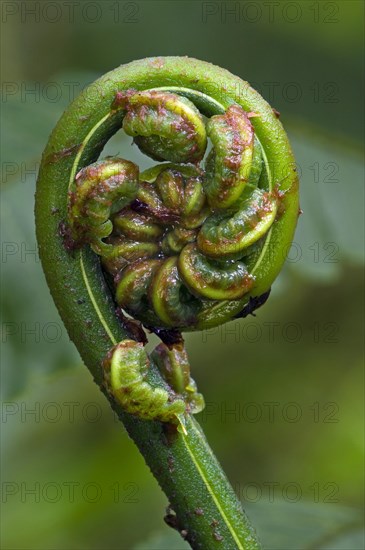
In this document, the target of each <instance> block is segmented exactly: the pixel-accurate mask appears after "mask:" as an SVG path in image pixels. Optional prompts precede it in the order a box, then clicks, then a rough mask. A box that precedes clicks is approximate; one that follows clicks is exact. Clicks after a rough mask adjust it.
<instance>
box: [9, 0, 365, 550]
mask: <svg viewBox="0 0 365 550" xmlns="http://www.w3.org/2000/svg"><path fill="white" fill-rule="evenodd" d="M1 12H2V15H1V18H2V45H3V48H2V51H3V54H2V55H3V63H2V103H1V106H2V114H3V121H2V134H3V140H2V157H1V158H2V161H1V162H2V164H1V170H2V184H3V187H2V201H1V206H2V214H1V216H2V227H3V229H2V258H1V260H2V263H1V267H2V302H1V316H2V319H1V321H2V324H1V327H2V383H1V385H2V391H3V405H2V418H1V431H2V453H3V458H2V494H3V516H2V517H3V521H2V524H3V529H2V539H3V540H2V547H3V548H4V549H5V548H6V549H9V550H10V549H20V548H22V549H27V550H28V549H47V550H48V549H50V548H52V549H54V550H58V549H63V548H70V549H72V550H74V549H75V550H76V549H80V550H83V549H86V548H88V549H94V550H96V549H103V548H115V549H117V548H123V549H128V548H139V549H143V550H146V549H148V548H151V549H152V548H153V549H158V550H160V549H163V548H173V547H175V548H179V549H180V548H184V547H185V546H184V543H183V542H182V541H181V540H180V539H179V537H178V536H177V535H175V534H174V533H173V532H171V533H170V531H169V529H168V528H167V527H165V526H164V523H163V521H162V511H163V507H164V505H165V504H166V501H165V497H164V496H163V495H162V493H161V492H160V490H159V488H158V486H157V484H156V482H155V481H154V479H153V478H152V476H151V475H150V473H149V472H148V470H147V468H146V467H145V465H144V463H143V459H142V458H141V456H139V454H138V452H137V450H136V448H135V447H134V445H133V443H132V442H131V441H130V440H129V439H128V437H127V435H126V434H125V432H124V431H123V428H122V426H121V425H120V424H119V423H118V422H117V421H116V419H115V418H114V417H113V415H112V413H111V412H110V411H109V409H108V406H107V404H106V402H105V400H104V399H103V397H102V396H101V394H100V393H99V392H98V390H97V388H96V387H95V386H94V385H93V383H92V381H91V379H90V376H89V374H88V372H87V370H86V369H85V368H84V367H83V366H82V365H81V364H80V359H79V357H78V354H77V352H76V351H75V349H74V347H73V345H72V344H71V343H70V342H69V339H68V337H67V335H66V334H65V331H64V328H63V326H62V323H61V322H60V319H59V317H58V315H57V312H56V310H55V307H54V305H53V303H52V300H51V298H50V295H49V292H48V289H47V287H46V284H45V280H44V277H43V274H42V270H41V266H40V263H39V259H38V257H37V254H36V242H35V236H34V221H33V202H34V198H33V196H34V189H35V180H36V174H37V169H38V166H39V160H40V155H41V152H42V150H43V147H44V146H45V143H46V141H47V137H48V135H49V133H50V131H51V129H52V128H53V126H54V125H55V123H56V122H57V120H58V118H59V116H60V114H61V113H62V111H63V109H64V108H65V107H66V106H67V104H68V103H69V101H70V100H71V99H72V98H73V97H74V96H75V95H77V94H78V93H79V92H80V90H81V89H82V88H83V87H84V86H85V85H86V84H87V83H90V82H92V81H93V80H94V79H95V78H97V77H98V76H99V75H101V74H103V73H105V72H106V71H108V70H111V69H113V68H114V67H115V66H117V65H120V64H122V63H125V62H128V61H131V60H133V59H138V58H142V57H146V56H154V55H188V56H192V57H197V58H200V59H204V60H206V61H211V62H213V63H215V64H217V65H221V66H223V67H225V68H227V69H228V70H230V71H231V72H233V73H235V74H238V75H239V76H241V77H242V78H243V79H245V80H248V81H249V82H250V83H251V84H252V85H253V86H254V87H256V88H257V89H258V90H259V91H260V92H261V93H262V95H263V96H264V97H265V98H266V99H267V100H268V101H269V102H270V103H271V104H272V106H273V107H275V108H276V109H278V110H279V111H280V112H281V120H282V122H283V123H284V125H285V127H286V128H287V130H288V133H289V135H290V138H291V140H292V143H293V148H294V151H295V153H296V157H297V162H298V167H299V171H300V173H301V205H302V209H303V211H304V214H303V216H301V218H300V220H299V225H298V230H297V233H296V236H295V243H294V245H293V247H292V249H291V251H290V254H289V259H288V261H287V263H286V266H285V269H284V270H283V273H282V274H281V275H280V277H279V279H278V280H277V282H276V283H275V286H274V288H273V292H272V296H271V298H270V300H269V302H268V303H267V304H266V306H265V307H264V308H263V309H261V310H259V311H258V312H257V316H256V317H251V318H248V319H246V320H242V321H240V322H233V323H230V324H228V325H226V326H224V327H221V328H219V329H215V330H211V331H207V332H205V333H197V334H194V335H188V336H187V338H186V340H187V346H188V350H189V352H190V357H191V363H192V366H193V372H194V377H195V378H196V380H197V382H198V384H199V387H200V388H201V389H202V391H203V392H204V394H205V396H206V400H207V408H206V411H205V412H204V413H202V414H201V415H200V419H201V423H202V425H203V427H204V428H205V430H206V432H207V435H208V438H209V440H210V442H211V444H212V446H213V448H214V449H215V451H216V453H217V455H218V457H219V459H220V460H221V462H222V464H223V466H224V468H225V470H226V472H227V475H228V476H229V478H230V480H231V481H232V484H233V485H234V487H235V489H236V492H237V494H238V495H239V497H240V498H241V500H242V502H243V504H244V506H245V507H246V508H247V510H248V513H249V515H250V516H251V517H252V519H253V521H254V523H255V524H256V525H257V528H258V530H259V532H260V534H261V537H262V539H263V541H264V543H265V546H266V548H270V549H275V550H279V549H283V548H288V549H289V548H290V549H294V548H295V549H302V548H328V549H340V548H342V549H346V550H349V549H350V548H351V549H354V548H362V547H363V542H362V535H361V531H360V529H361V525H360V523H359V519H358V509H359V508H360V507H361V504H362V499H363V474H362V468H361V466H362V456H363V454H362V453H363V435H362V433H363V404H362V397H363V390H362V387H363V386H362V384H363V378H362V376H363V375H362V362H363V329H364V326H363V306H362V303H363V294H362V265H363V168H362V158H361V139H362V132H363V103H362V99H363V71H362V68H361V67H362V65H361V61H362V54H363V51H362V38H363V23H362V20H363V6H362V2H360V1H353V0H346V1H338V0H337V1H334V2H327V1H325V0H319V1H313V2H312V1H310V0H308V1H293V2H292V1H290V2H289V1H286V0H282V1H280V2H279V1H272V0H269V1H268V2H261V1H258V0H256V1H236V2H233V1H232V2H231V1H228V2H216V1H210V2H201V1H180V0H175V1H167V0H166V1H159V0H156V1H154V0H151V1H146V0H136V1H127V2H125V1H109V0H105V1H102V2H100V1H99V2H88V1H78V2H75V1H73V0H71V1H70V2H63V1H58V2H50V1H48V0H46V1H44V2H34V1H29V2H22V1H19V2H18V1H5V0H3V2H2V3H1ZM108 150H109V151H110V152H113V153H118V152H120V153H121V154H123V155H125V156H126V157H127V158H130V159H131V160H133V159H138V160H139V159H140V157H139V156H138V154H137V153H136V152H135V151H133V150H132V149H131V148H130V147H129V142H126V140H123V139H121V138H120V137H117V136H116V137H115V138H113V140H112V141H111V143H110V144H109V145H108Z"/></svg>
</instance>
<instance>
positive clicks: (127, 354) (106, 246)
mask: <svg viewBox="0 0 365 550" xmlns="http://www.w3.org/2000/svg"><path fill="white" fill-rule="evenodd" d="M96 84H97V86H93V87H92V88H91V87H90V88H89V89H88V90H86V91H85V92H84V93H83V94H82V95H81V96H80V98H78V99H77V100H76V101H75V102H74V103H73V104H72V105H71V106H70V108H69V109H68V110H67V111H66V113H65V114H64V115H63V117H62V118H61V120H60V122H59V124H58V126H57V127H56V129H55V131H54V132H53V134H52V136H51V138H50V141H49V144H48V146H47V148H46V151H45V153H44V157H43V161H42V166H41V172H40V176H39V181H38V187H37V197H36V221H37V236H38V242H39V246H40V252H41V258H42V262H43V265H44V269H45V272H46V276H47V280H48V284H49V286H50V288H51V291H52V294H53V296H54V299H55V301H56V304H57V306H58V308H59V310H60V313H61V316H62V318H63V320H64V322H65V324H66V326H67V328H68V329H69V330H70V323H71V322H72V334H73V338H74V341H75V343H76V345H77V347H78V349H79V351H80V353H81V355H82V357H83V359H84V361H85V363H86V364H87V366H88V367H89V369H90V371H91V372H92V373H93V375H94V377H95V380H96V382H97V383H98V384H99V385H100V386H101V387H102V388H103V389H104V392H105V393H106V395H107V397H108V398H109V399H110V401H111V404H112V406H113V407H114V408H115V409H116V410H117V412H118V414H119V416H120V417H121V419H122V420H123V422H124V424H125V426H126V428H127V430H128V431H129V433H130V434H131V436H132V437H133V439H134V440H135V442H136V443H137V445H138V446H139V448H140V449H141V451H142V453H143V454H144V456H145V458H146V461H147V462H148V464H149V465H150V467H151V469H152V471H153V473H154V474H155V475H156V477H157V478H158V480H159V482H160V484H161V486H162V488H163V489H164V490H165V492H166V494H167V495H168V497H169V499H170V502H171V506H172V508H173V510H174V511H175V512H176V519H175V520H174V523H175V526H176V527H177V528H178V529H179V530H180V532H183V534H184V536H185V538H187V540H188V541H189V542H190V544H191V545H192V547H193V548H215V547H216V546H217V547H218V546H221V547H222V545H223V547H224V548H248V549H251V548H252V549H254V548H258V547H259V543H258V541H257V538H256V536H255V534H254V532H253V531H252V529H251V527H250V526H249V524H248V522H247V518H246V517H245V515H244V513H243V512H242V510H241V508H240V506H239V504H238V503H237V501H236V499H235V497H234V494H233V492H232V489H231V488H230V487H229V484H228V483H227V481H226V479H225V476H224V474H223V473H222V471H221V469H220V467H219V464H218V463H217V462H216V460H215V458H214V457H213V455H212V453H211V451H210V449H209V447H208V446H207V443H206V441H205V438H204V436H203V434H202V432H201V430H200V428H199V427H198V425H197V423H196V422H195V421H194V420H193V418H192V416H191V413H196V412H199V411H200V410H202V408H203V406H204V401H203V397H202V396H201V394H199V393H198V392H197V388H196V385H195V383H194V381H193V380H192V378H191V376H190V367H189V363H188V360H187V356H186V352H185V349H184V346H183V341H182V338H181V337H180V331H189V330H201V329H204V328H207V327H211V326H216V325H219V324H221V323H225V322H227V321H229V320H231V319H233V318H234V317H236V316H239V315H240V313H241V312H242V311H243V312H244V311H245V308H246V307H247V305H248V304H250V303H251V301H255V300H256V301H257V303H259V302H260V298H259V297H260V296H261V295H263V294H264V293H267V291H268V290H269V288H270V286H271V284H272V282H273V280H274V279H275V277H276V275H277V274H278V272H279V270H280V269H281V266H282V264H283V261H284V259H285V255H286V252H287V248H288V246H289V245H290V242H291V239H292V236H293V232H294V229H295V225H296V219H297V215H298V192H297V177H296V172H295V165H294V159H293V157H292V153H291V150H290V146H289V144H288V141H287V138H286V135H285V132H284V131H283V129H282V126H281V124H280V123H279V122H278V120H277V118H276V116H275V114H274V113H273V111H272V110H271V108H270V107H269V105H268V104H267V103H266V102H265V101H264V100H263V99H262V98H261V97H260V96H259V95H258V94H257V93H256V92H255V91H254V90H252V89H251V88H250V87H249V85H247V84H246V83H244V82H243V81H241V80H240V79H238V78H237V77H234V76H233V75H231V74H230V73H228V72H227V71H224V70H223V69H220V68H218V67H214V66H212V65H210V64H207V63H204V62H201V61H197V60H193V59H188V58H173V57H171V58H158V59H154V58H152V59H146V60H141V61H137V62H133V63H130V64H128V65H125V66H122V67H120V68H119V69H116V70H115V71H112V72H111V73H108V74H107V75H105V76H104V77H102V78H101V79H100V80H99V81H98V82H97V83H96ZM121 128H123V130H124V131H125V132H126V133H127V134H128V135H130V136H133V139H134V143H135V144H136V145H137V146H138V147H139V148H140V150H141V151H142V152H143V153H144V154H146V155H147V156H149V157H150V158H152V159H153V160H154V161H156V162H157V163H158V164H157V165H155V166H152V167H151V168H150V169H148V170H146V171H145V172H142V173H140V171H139V168H138V167H137V166H136V165H135V164H134V163H132V162H130V161H128V160H126V159H123V158H117V157H109V158H106V159H104V160H98V157H99V155H100V153H101V151H102V149H103V147H104V145H105V143H106V142H107V141H108V139H109V138H110V137H111V136H112V135H113V134H114V133H115V132H116V131H118V129H121ZM209 144H210V145H211V149H210V151H207V147H208V146H209ZM50 214H51V215H50ZM45 230H47V233H48V234H49V232H51V235H52V237H53V238H54V242H51V243H50V242H49V240H48V239H49V237H48V236H47V238H46V237H45ZM255 303H256V302H255ZM116 306H117V307H119V308H120V309H121V310H123V311H124V312H126V313H128V314H129V315H131V316H132V317H133V318H134V319H136V320H137V321H138V322H140V323H141V324H142V325H144V326H145V327H148V328H149V329H150V330H153V331H154V332H156V333H157V334H160V335H163V341H164V342H165V343H162V344H160V345H159V346H158V347H157V348H156V349H155V351H154V352H153V353H152V354H151V356H150V357H148V355H147V354H146V352H145V350H144V347H143V343H142V342H143V340H144V337H141V338H139V337H138V334H140V333H141V332H142V328H141V325H139V328H138V330H135V331H131V330H129V327H130V326H131V323H133V321H127V320H125V322H122V323H121V322H120V320H119V319H118V316H116V314H115V308H116ZM123 319H124V317H123ZM86 322H87V327H88V330H87V332H86V337H85V323H86ZM136 335H137V336H136ZM136 340H140V341H136ZM167 424H168V425H171V426H174V425H175V426H176V428H175V435H174V437H173V440H171V441H168V442H166V435H164V433H165V431H164V426H165V425H167ZM147 441H150V442H151V441H153V445H152V446H151V445H148V448H147V446H146V445H147ZM163 457H165V458H166V459H170V460H171V458H173V460H174V462H175V463H176V465H177V467H176V471H175V472H173V473H172V472H170V471H169V469H168V468H167V466H166V468H161V461H162V460H163ZM166 464H167V462H166ZM187 480H190V481H189V483H192V485H191V487H192V488H193V486H194V483H198V482H199V484H200V486H201V490H200V491H198V493H199V494H197V492H195V494H194V490H193V489H192V490H191V491H189V492H188V496H187V495H186V489H187V483H188V481H187ZM189 487H190V485H189ZM196 509H199V510H203V511H204V514H203V515H200V514H194V510H196ZM212 525H214V526H215V527H212Z"/></svg>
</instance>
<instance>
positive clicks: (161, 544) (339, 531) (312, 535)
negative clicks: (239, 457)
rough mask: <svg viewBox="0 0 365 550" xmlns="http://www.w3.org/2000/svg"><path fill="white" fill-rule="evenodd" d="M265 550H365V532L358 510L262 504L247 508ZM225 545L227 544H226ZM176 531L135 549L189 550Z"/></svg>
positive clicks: (153, 538) (312, 505)
mask: <svg viewBox="0 0 365 550" xmlns="http://www.w3.org/2000/svg"><path fill="white" fill-rule="evenodd" d="M246 511H247V512H248V514H249V516H250V519H251V520H252V522H253V524H254V525H255V528H256V531H257V532H258V533H259V536H260V539H261V543H262V545H263V549H264V550H362V549H363V548H364V531H363V528H362V522H361V513H360V512H359V511H358V510H354V509H351V508H345V507H335V508H334V507H333V506H331V505H321V504H309V503H306V502H297V503H288V502H285V501H275V502H272V503H270V502H264V501H261V502H259V503H256V504H254V505H250V506H247V507H246ZM223 544H224V541H223ZM185 548H189V545H188V544H186V543H185V542H184V541H182V540H181V537H180V536H179V535H178V534H177V533H176V532H173V531H169V532H168V531H166V532H160V533H156V534H153V535H151V537H150V538H149V539H148V540H147V541H146V542H143V543H140V544H137V545H136V546H134V550H169V549H173V550H185Z"/></svg>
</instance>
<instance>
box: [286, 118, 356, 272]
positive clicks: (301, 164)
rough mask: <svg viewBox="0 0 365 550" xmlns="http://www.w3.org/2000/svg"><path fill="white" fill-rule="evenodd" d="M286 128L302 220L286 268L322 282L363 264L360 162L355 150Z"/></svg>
mask: <svg viewBox="0 0 365 550" xmlns="http://www.w3.org/2000/svg"><path fill="white" fill-rule="evenodd" d="M290 128H291V130H290V132H289V137H290V140H291V143H292V146H293V149H294V153H295V156H296V160H297V165H298V172H299V175H300V196H301V208H302V210H303V215H302V216H300V218H299V222H298V227H297V231H296V235H295V241H294V245H293V247H292V249H291V251H290V254H289V262H288V263H289V264H290V266H291V267H293V268H294V269H298V270H299V272H300V274H301V275H309V276H312V277H317V278H324V279H326V278H329V277H331V276H336V275H338V274H339V271H340V270H341V269H343V268H344V265H345V264H346V263H355V264H356V263H360V262H361V263H363V261H364V215H363V204H364V167H363V162H362V158H361V155H360V154H359V153H358V151H357V149H356V148H354V149H350V148H349V146H348V145H344V144H341V143H340V142H336V140H335V139H330V138H329V136H326V135H325V134H324V135H323V134H321V133H319V132H318V131H315V130H312V131H311V132H308V131H307V130H304V129H303V131H301V128H300V126H297V127H295V126H294V127H292V126H290Z"/></svg>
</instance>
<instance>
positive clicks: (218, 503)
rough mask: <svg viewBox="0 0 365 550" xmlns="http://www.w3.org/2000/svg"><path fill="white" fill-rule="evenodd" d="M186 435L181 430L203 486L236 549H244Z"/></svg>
mask: <svg viewBox="0 0 365 550" xmlns="http://www.w3.org/2000/svg"><path fill="white" fill-rule="evenodd" d="M191 429H193V428H192V427H190V428H189V430H191ZM188 435H189V432H188V433H187V434H186V435H185V433H183V432H181V437H182V438H183V441H184V444H185V447H186V450H187V451H188V453H189V455H190V457H191V460H192V461H193V463H194V466H195V468H196V469H197V470H198V472H199V475H200V477H201V479H202V480H203V483H204V485H205V487H206V488H207V491H208V492H209V494H210V496H211V497H212V500H213V502H214V504H215V505H216V507H217V510H218V512H219V514H220V515H221V517H222V518H223V521H224V523H225V524H226V526H227V527H228V530H229V531H230V533H231V535H232V538H233V539H234V541H235V543H236V544H237V548H238V550H245V548H244V546H242V543H241V541H240V539H239V538H238V536H237V533H236V532H235V530H234V527H233V525H232V524H231V522H230V521H229V519H228V518H227V516H226V514H225V512H224V510H223V508H222V506H221V503H220V502H219V500H218V498H217V496H216V494H215V492H214V490H213V488H212V487H211V485H210V484H209V481H208V480H207V478H206V476H205V473H204V471H203V470H202V468H201V467H200V465H199V463H198V461H197V459H196V456H195V455H194V453H193V451H192V450H191V448H190V446H189V441H188Z"/></svg>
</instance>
